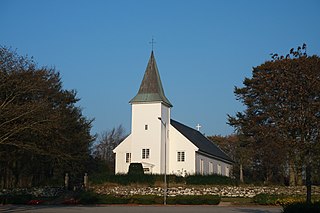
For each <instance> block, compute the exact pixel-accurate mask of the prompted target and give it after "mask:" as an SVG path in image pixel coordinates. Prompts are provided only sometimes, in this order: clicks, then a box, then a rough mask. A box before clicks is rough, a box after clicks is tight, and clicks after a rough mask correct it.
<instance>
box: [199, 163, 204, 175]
mask: <svg viewBox="0 0 320 213" xmlns="http://www.w3.org/2000/svg"><path fill="white" fill-rule="evenodd" d="M200 175H203V160H202V159H200Z"/></svg>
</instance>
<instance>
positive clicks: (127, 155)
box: [126, 153, 131, 163]
mask: <svg viewBox="0 0 320 213" xmlns="http://www.w3.org/2000/svg"><path fill="white" fill-rule="evenodd" d="M126 163H131V153H126Z"/></svg>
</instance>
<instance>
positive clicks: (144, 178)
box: [90, 174, 237, 186]
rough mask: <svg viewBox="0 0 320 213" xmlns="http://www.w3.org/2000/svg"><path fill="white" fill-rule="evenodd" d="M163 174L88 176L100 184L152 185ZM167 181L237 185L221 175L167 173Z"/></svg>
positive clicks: (234, 181)
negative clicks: (184, 175)
mask: <svg viewBox="0 0 320 213" xmlns="http://www.w3.org/2000/svg"><path fill="white" fill-rule="evenodd" d="M163 179H164V176H163V175H150V174H140V175H139V174H117V175H101V176H100V175H99V176H93V177H92V178H90V181H91V182H92V183H93V184H102V183H105V182H109V183H117V184H121V185H130V184H136V183H140V184H148V185H154V184H155V182H162V181H163ZM167 182H168V183H169V184H170V183H172V184H187V185H232V186H234V185H237V182H236V180H234V179H232V178H229V177H225V176H221V175H189V176H186V177H182V176H176V175H167Z"/></svg>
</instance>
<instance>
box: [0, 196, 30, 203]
mask: <svg viewBox="0 0 320 213" xmlns="http://www.w3.org/2000/svg"><path fill="white" fill-rule="evenodd" d="M32 198H33V196H32V195H29V194H21V195H0V204H3V205H4V204H27V203H28V202H29V201H30V200H32Z"/></svg>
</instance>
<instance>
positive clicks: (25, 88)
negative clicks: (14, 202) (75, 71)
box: [0, 47, 93, 187]
mask: <svg viewBox="0 0 320 213" xmlns="http://www.w3.org/2000/svg"><path fill="white" fill-rule="evenodd" d="M78 101H79V99H78V98H77V97H76V92H75V91H74V90H64V89H63V88H62V82H61V79H60V75H59V73H58V72H56V71H55V69H52V68H46V67H41V68H38V67H37V65H36V63H35V62H34V61H33V59H32V58H31V59H30V58H28V57H25V56H19V55H18V54H17V53H16V52H15V51H12V50H11V49H8V48H6V47H0V159H1V160H0V168H1V174H0V178H1V182H0V185H1V186H2V187H16V186H23V185H28V186H30V185H32V184H38V183H39V182H41V181H42V180H44V179H47V178H49V177H52V176H54V174H56V173H59V175H61V174H60V173H63V172H64V171H65V170H72V171H76V170H78V171H81V170H82V169H84V168H83V167H82V165H83V161H85V160H86V159H87V158H88V157H89V154H90V152H89V150H90V149H89V148H90V146H91V142H92V141H93V137H92V136H91V135H90V129H91V122H92V120H88V119H87V118H85V117H84V116H83V115H82V112H81V109H80V108H79V107H77V106H75V104H76V103H77V102H78Z"/></svg>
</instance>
